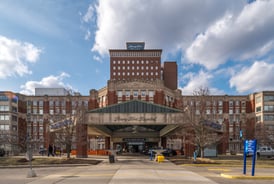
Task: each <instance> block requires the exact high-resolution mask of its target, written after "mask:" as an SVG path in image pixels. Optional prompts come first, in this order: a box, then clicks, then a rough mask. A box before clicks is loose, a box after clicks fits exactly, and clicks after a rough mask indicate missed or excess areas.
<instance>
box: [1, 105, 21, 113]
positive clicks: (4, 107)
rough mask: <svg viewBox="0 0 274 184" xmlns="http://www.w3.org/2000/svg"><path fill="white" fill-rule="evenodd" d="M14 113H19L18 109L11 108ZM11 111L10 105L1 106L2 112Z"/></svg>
mask: <svg viewBox="0 0 274 184" xmlns="http://www.w3.org/2000/svg"><path fill="white" fill-rule="evenodd" d="M11 110H12V112H17V107H14V106H12V107H11ZM8 111H10V106H8V105H0V112H8Z"/></svg>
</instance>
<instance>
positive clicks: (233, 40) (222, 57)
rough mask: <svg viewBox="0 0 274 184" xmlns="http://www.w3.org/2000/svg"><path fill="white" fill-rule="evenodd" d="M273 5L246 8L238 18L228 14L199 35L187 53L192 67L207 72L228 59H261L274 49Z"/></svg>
mask: <svg viewBox="0 0 274 184" xmlns="http://www.w3.org/2000/svg"><path fill="white" fill-rule="evenodd" d="M273 8H274V1H256V2H253V3H252V4H248V5H246V6H245V7H244V8H243V9H242V11H241V12H240V14H239V15H237V14H231V13H227V14H226V15H225V16H224V17H223V18H221V19H220V20H218V21H216V22H215V23H214V24H213V25H211V26H210V27H209V28H208V29H207V30H206V31H205V33H203V34H199V35H198V36H197V37H196V39H195V40H194V42H193V43H192V44H191V46H190V47H189V48H188V49H187V50H186V56H187V58H188V59H189V60H190V62H192V63H198V64H201V65H204V66H205V67H206V68H208V69H214V68H217V67H218V66H219V65H221V64H223V63H225V62H227V61H228V60H229V59H234V60H245V59H252V58H259V57H261V56H263V55H265V54H267V53H268V52H269V51H270V50H273V48H274V32H273V29H274V21H273V20H274V11H273Z"/></svg>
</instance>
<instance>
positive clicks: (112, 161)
mask: <svg viewBox="0 0 274 184" xmlns="http://www.w3.org/2000/svg"><path fill="white" fill-rule="evenodd" d="M108 159H109V163H114V155H109V156H108Z"/></svg>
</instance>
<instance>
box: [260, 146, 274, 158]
mask: <svg viewBox="0 0 274 184" xmlns="http://www.w3.org/2000/svg"><path fill="white" fill-rule="evenodd" d="M257 156H258V157H261V156H264V157H273V156H274V149H272V148H271V147H269V146H261V147H259V149H258V150H257Z"/></svg>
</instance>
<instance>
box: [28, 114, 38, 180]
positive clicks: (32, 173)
mask: <svg viewBox="0 0 274 184" xmlns="http://www.w3.org/2000/svg"><path fill="white" fill-rule="evenodd" d="M27 123H28V124H29V123H30V115H29V114H27ZM27 158H28V160H29V166H30V170H29V171H28V174H27V178H33V177H36V173H35V171H34V170H33V169H32V146H31V140H30V136H29V134H28V135H27Z"/></svg>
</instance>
